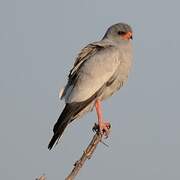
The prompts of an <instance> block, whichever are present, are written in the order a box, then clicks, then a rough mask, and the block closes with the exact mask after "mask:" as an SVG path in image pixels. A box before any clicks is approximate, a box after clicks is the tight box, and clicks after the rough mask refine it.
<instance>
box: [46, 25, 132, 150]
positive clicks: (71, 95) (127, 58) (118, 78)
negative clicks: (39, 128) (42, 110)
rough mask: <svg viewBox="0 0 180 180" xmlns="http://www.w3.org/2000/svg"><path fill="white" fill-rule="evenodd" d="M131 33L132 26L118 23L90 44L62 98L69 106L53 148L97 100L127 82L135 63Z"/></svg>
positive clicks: (77, 62)
mask: <svg viewBox="0 0 180 180" xmlns="http://www.w3.org/2000/svg"><path fill="white" fill-rule="evenodd" d="M127 32H132V29H131V27H130V26H129V25H127V24H124V23H118V24H115V25H113V26H111V27H110V28H108V30H107V32H106V33H105V35H104V37H103V39H102V40H101V41H98V42H94V43H91V44H89V45H87V46H86V47H85V48H83V49H82V50H81V52H80V53H79V55H78V57H77V58H76V61H75V63H74V66H73V68H72V69H71V71H70V73H69V76H68V83H67V85H66V86H65V89H64V91H63V93H62V96H61V99H64V100H65V103H66V106H65V108H64V110H63V112H62V113H61V115H60V117H59V119H58V121H57V122H56V124H55V126H54V129H53V131H54V136H53V138H52V139H51V141H50V143H49V146H48V148H49V149H51V148H52V147H53V145H54V143H55V142H56V141H58V139H59V138H60V137H61V135H62V133H63V131H64V129H65V128H66V126H67V125H68V124H69V123H70V122H71V121H72V120H74V119H76V118H80V117H81V116H82V115H83V114H85V113H86V112H88V111H91V110H92V109H93V107H94V103H95V101H96V99H99V100H101V101H102V100H104V99H106V98H108V97H109V96H111V95H112V94H114V93H115V92H116V91H117V90H118V89H119V88H120V87H122V85H123V84H124V83H125V82H126V81H127V78H128V74H129V71H130V69H131V64H132V47H131V41H130V40H126V39H123V36H122V35H123V34H126V33H127Z"/></svg>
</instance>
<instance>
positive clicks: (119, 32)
mask: <svg viewBox="0 0 180 180" xmlns="http://www.w3.org/2000/svg"><path fill="white" fill-rule="evenodd" d="M125 34H126V32H124V31H118V35H125Z"/></svg>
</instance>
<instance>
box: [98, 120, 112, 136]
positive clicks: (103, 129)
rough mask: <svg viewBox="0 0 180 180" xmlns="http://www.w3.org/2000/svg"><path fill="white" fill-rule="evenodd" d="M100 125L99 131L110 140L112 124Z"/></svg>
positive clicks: (103, 123) (101, 123)
mask: <svg viewBox="0 0 180 180" xmlns="http://www.w3.org/2000/svg"><path fill="white" fill-rule="evenodd" d="M98 125H99V131H100V133H101V135H105V137H106V138H108V135H109V133H110V128H111V125H110V123H109V122H104V121H102V122H100V123H99V124H98Z"/></svg>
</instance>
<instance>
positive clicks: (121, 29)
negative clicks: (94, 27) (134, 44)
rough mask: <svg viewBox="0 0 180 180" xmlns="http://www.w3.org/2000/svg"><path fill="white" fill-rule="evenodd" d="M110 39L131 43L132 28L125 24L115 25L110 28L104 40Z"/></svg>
mask: <svg viewBox="0 0 180 180" xmlns="http://www.w3.org/2000/svg"><path fill="white" fill-rule="evenodd" d="M105 38H108V39H111V40H116V41H119V40H124V41H129V40H131V39H133V32H132V28H131V27H130V26H129V25H128V24H125V23H118V24H114V25H112V26H111V27H109V28H108V30H107V31H106V33H105V35H104V37H103V39H105Z"/></svg>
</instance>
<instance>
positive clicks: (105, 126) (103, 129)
mask: <svg viewBox="0 0 180 180" xmlns="http://www.w3.org/2000/svg"><path fill="white" fill-rule="evenodd" d="M95 107H96V112H97V116H98V125H99V130H100V133H101V134H102V135H103V134H104V135H105V136H106V137H108V134H109V128H110V123H109V122H105V121H104V120H103V115H102V108H101V101H100V100H99V99H97V100H96V102H95Z"/></svg>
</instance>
